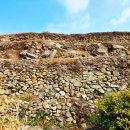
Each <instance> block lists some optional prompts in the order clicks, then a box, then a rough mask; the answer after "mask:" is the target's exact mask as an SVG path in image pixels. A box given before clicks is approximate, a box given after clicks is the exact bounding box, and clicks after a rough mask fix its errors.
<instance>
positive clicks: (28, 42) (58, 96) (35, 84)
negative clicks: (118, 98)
mask: <svg viewBox="0 0 130 130" xmlns="http://www.w3.org/2000/svg"><path fill="white" fill-rule="evenodd" d="M48 40H51V42H48ZM46 41H47V43H46ZM52 41H53V42H52ZM93 42H94V44H93ZM50 43H51V45H50ZM100 43H101V44H100ZM115 43H116V44H115ZM117 43H118V44H117ZM54 45H55V46H54ZM53 49H54V50H53ZM70 50H71V53H72V52H73V53H74V54H73V55H71V56H70V55H69V54H66V51H70ZM48 51H52V52H53V53H52V54H53V55H52V54H51V56H52V57H49V58H50V59H49V58H48V56H50V54H49V52H48ZM129 51H130V33H97V34H83V35H80V34H79V35H62V34H50V33H41V34H36V33H27V34H15V35H3V36H0V53H1V54H2V56H4V55H7V54H9V53H10V55H11V54H13V53H14V54H16V55H15V56H21V57H22V58H21V57H18V58H16V57H15V58H16V59H13V60H12V59H11V58H10V59H2V60H1V59H0V97H3V98H4V97H10V98H11V99H12V100H10V102H9V103H8V107H3V106H2V105H1V104H0V116H5V115H8V114H9V113H13V114H14V115H16V116H17V115H19V116H20V117H22V118H23V119H24V120H25V121H26V120H27V118H28V117H30V116H31V117H35V116H36V113H37V112H38V111H44V112H45V113H47V116H46V118H47V120H50V118H55V119H56V120H58V121H59V122H64V121H67V122H71V123H76V118H77V114H81V115H82V114H83V111H84V110H85V112H86V113H87V114H90V113H91V112H93V111H94V109H95V106H94V102H95V101H96V99H98V98H102V97H103V96H104V95H105V94H107V93H109V92H117V91H119V90H122V89H126V88H129V87H130V52H129ZM56 52H57V53H56ZM5 53H6V54H5ZM34 53H35V54H34ZM41 53H44V57H42V56H43V54H41ZM54 53H56V57H55V56H54ZM79 54H80V56H79ZM86 54H88V55H86ZM12 97H13V98H12Z"/></svg>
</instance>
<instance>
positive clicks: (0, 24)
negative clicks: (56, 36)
mask: <svg viewBox="0 0 130 130" xmlns="http://www.w3.org/2000/svg"><path fill="white" fill-rule="evenodd" d="M44 31H49V32H57V33H88V32H104V31H130V0H0V34H7V33H17V32H44Z"/></svg>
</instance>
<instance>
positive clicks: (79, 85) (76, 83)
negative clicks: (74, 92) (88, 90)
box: [74, 80, 82, 87]
mask: <svg viewBox="0 0 130 130" xmlns="http://www.w3.org/2000/svg"><path fill="white" fill-rule="evenodd" d="M74 86H75V87H81V86H82V83H81V82H79V81H77V80H76V81H75V82H74Z"/></svg>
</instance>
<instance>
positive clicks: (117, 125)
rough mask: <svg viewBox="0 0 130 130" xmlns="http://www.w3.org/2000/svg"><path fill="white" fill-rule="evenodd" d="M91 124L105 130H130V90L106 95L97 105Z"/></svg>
mask: <svg viewBox="0 0 130 130" xmlns="http://www.w3.org/2000/svg"><path fill="white" fill-rule="evenodd" d="M96 107H97V108H96V109H97V110H96V114H94V115H92V116H91V122H92V123H94V124H97V125H99V126H101V127H102V128H104V129H105V130H130V90H123V91H120V92H117V93H111V94H108V95H106V96H105V97H104V98H103V99H99V100H98V101H97V104H96Z"/></svg>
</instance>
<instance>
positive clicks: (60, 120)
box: [56, 116, 64, 122]
mask: <svg viewBox="0 0 130 130" xmlns="http://www.w3.org/2000/svg"><path fill="white" fill-rule="evenodd" d="M56 120H57V121H59V122H63V121H64V118H63V117H61V116H60V117H57V118H56Z"/></svg>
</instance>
